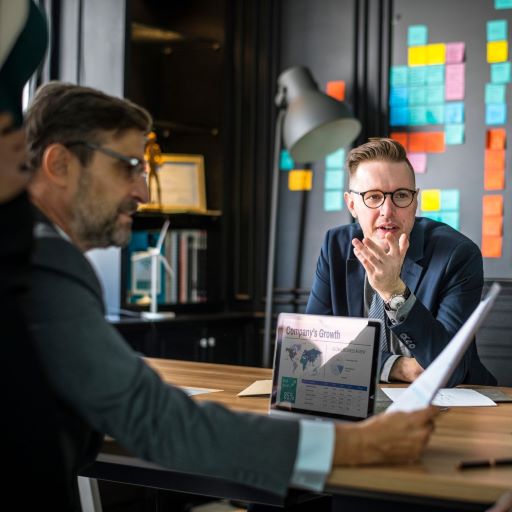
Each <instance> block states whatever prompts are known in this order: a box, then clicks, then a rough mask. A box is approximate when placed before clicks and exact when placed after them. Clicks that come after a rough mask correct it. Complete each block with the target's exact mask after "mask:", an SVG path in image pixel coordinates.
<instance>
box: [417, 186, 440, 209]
mask: <svg viewBox="0 0 512 512" xmlns="http://www.w3.org/2000/svg"><path fill="white" fill-rule="evenodd" d="M421 209H422V210H423V211H424V212H435V211H438V210H440V209H441V191H440V190H439V189H427V190H422V191H421Z"/></svg>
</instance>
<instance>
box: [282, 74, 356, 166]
mask: <svg viewBox="0 0 512 512" xmlns="http://www.w3.org/2000/svg"><path fill="white" fill-rule="evenodd" d="M278 89H279V94H282V95H284V98H285V101H286V115H285V118H284V123H283V142H284V145H285V146H286V148H287V149H288V151H289V152H290V154H291V156H292V158H293V159H294V160H295V161H297V162H304V163H305V162H314V161H315V160H320V159H321V158H323V157H324V156H325V155H328V154H329V153H332V152H333V151H335V150H336V149H338V148H340V147H343V146H347V145H348V144H350V143H351V142H353V141H354V139H355V138H356V137H357V136H358V134H359V132H360V131H361V124H360V122H359V121H358V120H357V119H355V118H354V117H353V115H352V113H351V112H350V110H349V108H348V107H347V105H346V104H345V103H342V102H340V101H337V100H335V99H334V98H331V97H330V96H328V95H327V94H324V93H322V92H320V91H319V90H318V86H317V85H316V83H315V81H314V80H313V77H312V76H311V73H310V72H309V71H308V70H307V69H306V68H303V67H295V68H290V69H288V70H286V71H284V72H283V73H281V75H280V76H279V78H278Z"/></svg>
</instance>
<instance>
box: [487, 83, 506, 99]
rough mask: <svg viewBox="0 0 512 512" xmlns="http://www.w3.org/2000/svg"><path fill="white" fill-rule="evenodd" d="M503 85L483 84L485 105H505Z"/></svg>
mask: <svg viewBox="0 0 512 512" xmlns="http://www.w3.org/2000/svg"><path fill="white" fill-rule="evenodd" d="M505 87H506V86H505V84H492V83H491V84H485V103H506V101H505V91H506V89H505Z"/></svg>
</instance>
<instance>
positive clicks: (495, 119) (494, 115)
mask: <svg viewBox="0 0 512 512" xmlns="http://www.w3.org/2000/svg"><path fill="white" fill-rule="evenodd" d="M506 122H507V105H505V104H504V103H499V104H488V105H485V124H488V125H489V124H505V123H506Z"/></svg>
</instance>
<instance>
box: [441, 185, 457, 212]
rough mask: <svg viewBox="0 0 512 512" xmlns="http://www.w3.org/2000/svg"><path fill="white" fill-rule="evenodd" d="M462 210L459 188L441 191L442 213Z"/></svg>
mask: <svg viewBox="0 0 512 512" xmlns="http://www.w3.org/2000/svg"><path fill="white" fill-rule="evenodd" d="M459 208H460V191H459V189H457V188H447V189H444V190H441V210H442V211H454V210H456V211H459Z"/></svg>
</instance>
